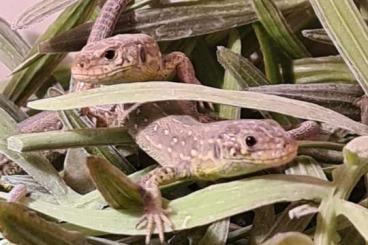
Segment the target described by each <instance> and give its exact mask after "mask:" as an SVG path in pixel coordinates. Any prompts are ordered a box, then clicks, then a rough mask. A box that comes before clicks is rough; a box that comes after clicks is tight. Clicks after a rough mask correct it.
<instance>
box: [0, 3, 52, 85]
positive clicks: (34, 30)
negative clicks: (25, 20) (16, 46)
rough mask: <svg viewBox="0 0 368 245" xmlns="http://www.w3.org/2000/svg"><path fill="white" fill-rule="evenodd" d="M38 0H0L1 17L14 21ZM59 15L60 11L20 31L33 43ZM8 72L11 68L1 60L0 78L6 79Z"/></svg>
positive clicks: (10, 21)
mask: <svg viewBox="0 0 368 245" xmlns="http://www.w3.org/2000/svg"><path fill="white" fill-rule="evenodd" d="M38 1H39V0H0V17H1V18H3V19H5V20H7V21H8V22H9V23H12V22H14V21H15V20H16V18H17V17H18V16H19V15H20V14H21V13H22V12H23V11H24V10H25V9H26V8H28V7H30V6H32V5H33V4H35V3H37V2H38ZM57 15H58V13H57V14H54V15H53V16H51V17H50V18H48V19H46V20H44V21H43V22H42V23H39V24H35V25H32V26H31V27H29V28H28V29H24V30H19V33H20V34H21V36H22V37H23V38H24V39H25V40H26V41H27V42H28V43H29V44H31V45H32V44H33V43H34V41H35V40H36V39H37V37H38V36H39V35H40V34H41V33H42V32H43V31H44V30H45V29H46V28H47V26H48V25H49V24H50V23H51V22H52V21H53V20H54V19H55V18H56V17H57ZM8 74H9V70H8V69H7V68H6V67H5V66H4V65H3V64H1V62H0V80H4V79H6V78H7V75H8Z"/></svg>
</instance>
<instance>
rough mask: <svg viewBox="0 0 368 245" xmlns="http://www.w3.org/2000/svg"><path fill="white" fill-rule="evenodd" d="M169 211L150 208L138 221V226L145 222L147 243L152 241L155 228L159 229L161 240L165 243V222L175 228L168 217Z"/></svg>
mask: <svg viewBox="0 0 368 245" xmlns="http://www.w3.org/2000/svg"><path fill="white" fill-rule="evenodd" d="M167 216H168V212H167V211H166V210H162V209H160V210H155V209H154V210H149V211H146V212H145V214H144V215H143V217H142V218H141V219H140V220H139V221H138V223H137V225H136V228H138V227H140V226H141V225H142V224H143V223H144V226H145V227H147V235H146V241H145V243H146V244H149V243H150V240H151V236H152V233H153V231H154V229H155V228H156V229H157V232H158V236H159V239H160V242H161V243H163V242H164V241H165V236H164V229H165V224H167V225H169V226H170V227H171V228H172V229H174V224H173V223H172V221H171V220H170V219H169V218H168V217H167Z"/></svg>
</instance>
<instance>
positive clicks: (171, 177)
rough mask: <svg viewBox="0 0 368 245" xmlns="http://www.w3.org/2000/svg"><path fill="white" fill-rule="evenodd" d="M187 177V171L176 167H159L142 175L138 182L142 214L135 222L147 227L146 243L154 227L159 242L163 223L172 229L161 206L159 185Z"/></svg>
mask: <svg viewBox="0 0 368 245" xmlns="http://www.w3.org/2000/svg"><path fill="white" fill-rule="evenodd" d="M187 177H189V174H188V171H186V170H185V169H182V168H176V167H160V168H157V169H155V170H153V171H151V172H150V173H149V174H148V175H146V176H145V177H143V178H142V179H141V180H140V181H139V182H138V184H139V185H140V187H141V188H142V191H141V193H142V197H143V201H144V215H143V217H142V218H141V220H140V221H139V222H138V223H137V227H139V226H140V225H141V224H142V223H145V226H146V228H147V235H146V244H149V242H150V240H151V236H152V233H153V231H154V229H155V228H156V229H157V232H158V236H159V239H160V241H161V243H163V242H164V239H165V238H164V231H165V227H164V226H165V224H167V225H169V226H170V227H171V228H172V229H174V224H173V223H172V222H171V220H170V219H169V217H168V211H167V210H166V209H165V208H164V207H163V203H162V198H161V192H160V189H159V186H161V185H166V184H169V183H173V182H175V181H177V180H180V179H184V178H187Z"/></svg>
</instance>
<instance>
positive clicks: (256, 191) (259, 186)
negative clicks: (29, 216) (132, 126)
mask: <svg viewBox="0 0 368 245" xmlns="http://www.w3.org/2000/svg"><path fill="white" fill-rule="evenodd" d="M296 190H297V191H296ZM332 191H333V189H332V185H331V184H330V183H328V182H326V181H320V180H318V179H315V178H310V177H303V176H284V175H268V176H259V177H254V178H248V179H243V180H238V181H232V182H228V183H223V184H218V185H213V186H210V187H208V188H205V189H202V190H200V191H197V192H195V193H192V194H190V195H187V196H185V197H183V198H179V199H176V200H174V201H171V202H170V203H169V206H168V208H169V209H170V210H173V212H172V213H171V214H170V218H171V219H172V221H173V222H174V225H175V228H176V230H183V229H190V228H193V227H197V226H202V225H206V224H209V223H212V222H214V221H216V220H221V219H223V218H225V217H230V216H232V215H235V214H239V213H243V212H245V211H248V210H252V209H255V208H257V207H260V206H263V205H267V204H272V203H277V202H283V201H297V200H301V199H304V200H320V199H323V198H326V197H327V196H329V195H330V193H331V192H332ZM0 196H2V197H5V196H6V195H4V194H3V193H0ZM221 196H226V198H219V197H221ZM203 200H206V201H203ZM23 203H24V204H26V205H27V206H28V207H30V208H31V209H34V210H36V211H39V212H41V213H43V214H45V215H48V216H50V217H53V218H56V219H58V220H63V221H66V222H68V223H72V224H75V225H78V226H81V227H86V228H89V229H93V230H98V231H103V232H108V233H113V234H128V235H144V234H146V230H144V229H139V230H138V229H136V228H135V226H136V224H137V222H138V220H139V218H140V216H141V214H142V213H141V212H134V211H133V210H114V209H107V210H89V209H81V208H71V207H64V206H59V205H53V204H49V203H46V202H42V201H40V200H32V201H30V200H29V199H27V198H26V199H25V202H23ZM166 230H167V231H169V230H170V229H166Z"/></svg>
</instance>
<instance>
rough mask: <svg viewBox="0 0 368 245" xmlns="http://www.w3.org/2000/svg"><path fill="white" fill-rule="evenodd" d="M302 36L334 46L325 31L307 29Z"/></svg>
mask: <svg viewBox="0 0 368 245" xmlns="http://www.w3.org/2000/svg"><path fill="white" fill-rule="evenodd" d="M302 35H303V37H305V38H308V39H310V40H313V41H316V42H320V43H324V44H328V45H333V42H332V41H331V39H330V37H329V36H328V35H327V33H326V31H325V29H306V30H303V31H302Z"/></svg>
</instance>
